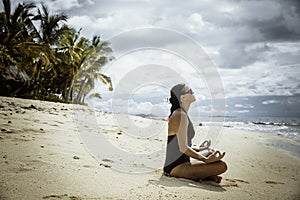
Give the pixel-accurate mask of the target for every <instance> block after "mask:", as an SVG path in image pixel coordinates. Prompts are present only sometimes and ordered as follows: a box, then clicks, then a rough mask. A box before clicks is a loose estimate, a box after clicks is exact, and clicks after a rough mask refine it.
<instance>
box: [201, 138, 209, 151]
mask: <svg viewBox="0 0 300 200" xmlns="http://www.w3.org/2000/svg"><path fill="white" fill-rule="evenodd" d="M210 145H211V141H210V140H205V141H204V142H202V144H200V146H199V151H203V150H205V149H208V148H209V147H210Z"/></svg>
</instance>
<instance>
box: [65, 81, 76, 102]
mask: <svg viewBox="0 0 300 200" xmlns="http://www.w3.org/2000/svg"><path fill="white" fill-rule="evenodd" d="M74 82H75V76H74V77H73V78H72V80H71V82H70V86H69V90H68V93H67V98H66V103H69V100H70V99H71V93H72V90H73V86H74Z"/></svg>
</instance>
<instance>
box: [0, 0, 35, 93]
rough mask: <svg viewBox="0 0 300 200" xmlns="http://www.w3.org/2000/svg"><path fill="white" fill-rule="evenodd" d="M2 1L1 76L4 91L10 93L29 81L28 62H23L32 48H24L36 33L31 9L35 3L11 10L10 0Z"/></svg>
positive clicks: (0, 30)
mask: <svg viewBox="0 0 300 200" xmlns="http://www.w3.org/2000/svg"><path fill="white" fill-rule="evenodd" d="M2 3H3V6H4V12H1V13H0V51H1V56H0V57H1V58H0V60H1V64H0V66H1V67H0V70H1V71H0V76H1V85H3V86H4V87H5V89H6V92H4V93H6V95H8V94H10V93H13V94H14V93H17V92H18V91H19V90H20V87H21V86H22V83H26V82H28V81H29V80H28V79H27V78H28V76H27V70H26V69H27V64H28V63H23V62H24V59H23V57H25V56H26V55H24V54H23V53H24V52H25V53H26V52H30V49H27V50H26V51H23V50H24V46H26V44H27V43H30V42H31V41H33V38H34V35H35V34H34V27H33V26H32V23H31V19H30V18H31V17H32V16H33V14H31V13H30V11H31V9H33V8H35V5H34V4H33V3H29V4H18V6H17V7H16V8H15V9H14V11H13V12H11V2H10V0H3V1H2ZM14 72H17V73H14ZM19 74H24V76H19ZM8 83H9V84H10V86H9V87H8ZM5 89H2V90H5ZM13 91H14V92H13Z"/></svg>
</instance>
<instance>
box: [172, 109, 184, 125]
mask: <svg viewBox="0 0 300 200" xmlns="http://www.w3.org/2000/svg"><path fill="white" fill-rule="evenodd" d="M171 119H172V121H176V122H180V121H181V120H182V119H187V115H186V113H185V112H183V111H182V110H181V109H176V110H175V111H174V112H173V113H172V116H171Z"/></svg>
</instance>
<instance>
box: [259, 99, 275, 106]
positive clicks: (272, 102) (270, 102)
mask: <svg viewBox="0 0 300 200" xmlns="http://www.w3.org/2000/svg"><path fill="white" fill-rule="evenodd" d="M261 103H262V104H264V105H268V104H274V103H279V101H277V100H273V99H272V100H267V101H263V102H261Z"/></svg>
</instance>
